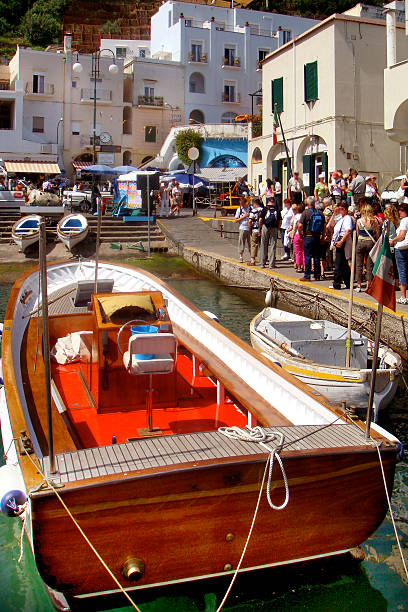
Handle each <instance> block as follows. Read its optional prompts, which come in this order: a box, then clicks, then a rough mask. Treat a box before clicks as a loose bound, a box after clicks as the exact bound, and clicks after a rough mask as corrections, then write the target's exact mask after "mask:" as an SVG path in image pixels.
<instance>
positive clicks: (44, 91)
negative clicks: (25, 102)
mask: <svg viewBox="0 0 408 612" xmlns="http://www.w3.org/2000/svg"><path fill="white" fill-rule="evenodd" d="M25 93H26V94H33V95H34V96H53V95H54V84H53V83H44V85H43V86H42V87H41V86H37V87H35V88H34V87H33V84H32V83H26V86H25Z"/></svg>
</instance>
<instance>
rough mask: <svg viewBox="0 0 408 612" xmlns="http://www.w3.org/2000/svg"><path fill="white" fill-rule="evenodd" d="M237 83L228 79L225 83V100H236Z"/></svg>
mask: <svg viewBox="0 0 408 612" xmlns="http://www.w3.org/2000/svg"><path fill="white" fill-rule="evenodd" d="M236 101H237V95H236V92H235V83H232V82H229V81H226V82H225V83H224V102H236Z"/></svg>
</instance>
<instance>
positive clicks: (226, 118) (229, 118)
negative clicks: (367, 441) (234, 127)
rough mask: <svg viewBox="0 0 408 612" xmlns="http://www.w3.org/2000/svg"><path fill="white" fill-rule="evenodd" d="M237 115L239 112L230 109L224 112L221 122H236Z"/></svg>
mask: <svg viewBox="0 0 408 612" xmlns="http://www.w3.org/2000/svg"><path fill="white" fill-rule="evenodd" d="M236 116H237V113H233V112H231V111H228V112H227V113H223V114H222V115H221V123H235V117H236Z"/></svg>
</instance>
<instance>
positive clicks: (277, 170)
mask: <svg viewBox="0 0 408 612" xmlns="http://www.w3.org/2000/svg"><path fill="white" fill-rule="evenodd" d="M274 176H277V177H278V179H279V182H280V183H282V164H281V162H280V160H279V159H276V160H273V161H272V176H271V177H270V178H271V179H273V177H274Z"/></svg>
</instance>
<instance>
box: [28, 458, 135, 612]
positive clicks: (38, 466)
mask: <svg viewBox="0 0 408 612" xmlns="http://www.w3.org/2000/svg"><path fill="white" fill-rule="evenodd" d="M24 452H25V454H26V455H27V457H28V458H29V459H30V461H31V463H32V464H33V465H34V466H35V468H36V469H37V470H38V471H39V473H40V474H41V476H42V477H43V478H44V481H45V482H46V483H47V485H48V486H49V487H50V489H51V490H52V491H53V492H54V493H55V495H56V496H57V498H58V500H59V501H60V503H61V504H62V506H63V508H64V510H65V511H66V513H67V514H68V516H69V517H70V519H71V520H72V522H73V523H74V525H75V527H76V528H77V529H78V531H79V533H80V534H81V535H82V537H83V538H84V540H85V542H86V543H87V544H88V546H89V547H90V548H91V550H92V552H93V553H94V554H95V556H96V557H97V559H98V560H99V561H100V563H101V564H102V565H103V567H104V568H105V569H106V571H107V572H108V574H109V576H110V577H111V578H112V580H113V581H114V582H115V584H116V585H117V586H118V588H119V590H120V591H121V592H122V593H123V595H124V596H125V597H126V599H127V600H128V601H129V603H130V605H131V606H132V607H133V608H134V609H135V610H137V612H141V610H140V608H138V607H137V605H136V604H135V602H134V601H133V600H132V598H131V597H130V596H129V595H128V594H127V593H126V591H125V589H124V588H123V586H122V585H121V584H120V582H119V580H118V579H117V578H116V576H115V575H114V574H113V572H112V570H111V569H110V568H109V567H108V565H107V564H106V563H105V561H104V560H103V559H102V557H101V555H100V554H99V553H98V551H97V550H96V548H95V546H94V545H93V544H92V542H91V541H90V540H89V538H88V536H87V535H86V534H85V532H84V531H83V529H82V527H81V526H80V525H79V523H78V521H77V520H76V519H75V517H74V516H73V514H72V513H71V511H70V509H69V508H68V506H67V505H66V503H65V502H64V500H63V499H62V497H61V495H60V494H59V493H58V491H57V490H56V488H55V487H54V485H53V484H52V482H50V481H49V480H48V478H47V477H46V475H45V474H44V472H43V470H42V469H41V467H40V465H39V464H38V463H36V462H35V461H34V460H33V459H32V458H31V457H30V455H29V454H28V453H27V451H26V450H25V449H24Z"/></svg>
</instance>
